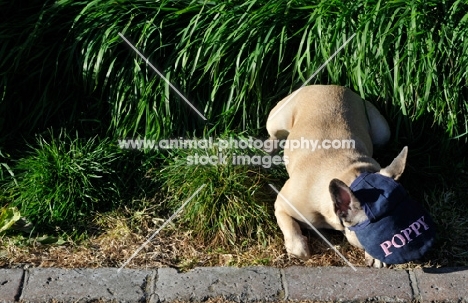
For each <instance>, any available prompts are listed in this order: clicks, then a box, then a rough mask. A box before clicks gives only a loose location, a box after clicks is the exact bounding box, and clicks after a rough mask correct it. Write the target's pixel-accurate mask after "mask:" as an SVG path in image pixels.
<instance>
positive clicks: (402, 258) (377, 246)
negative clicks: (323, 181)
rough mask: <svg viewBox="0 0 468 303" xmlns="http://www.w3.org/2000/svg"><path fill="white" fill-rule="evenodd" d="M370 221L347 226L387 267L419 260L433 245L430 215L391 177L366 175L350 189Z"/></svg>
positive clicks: (433, 228)
mask: <svg viewBox="0 0 468 303" xmlns="http://www.w3.org/2000/svg"><path fill="white" fill-rule="evenodd" d="M350 189H351V191H352V192H353V194H354V196H356V198H357V199H358V200H359V201H360V202H361V205H362V207H363V209H364V211H365V213H366V215H367V217H368V218H369V219H368V220H367V221H365V222H363V223H360V224H358V225H355V226H351V227H348V228H349V229H350V230H352V231H355V232H356V235H357V237H358V239H359V242H361V244H362V246H364V249H365V250H366V251H367V252H368V253H369V254H370V255H371V256H372V257H373V258H375V259H378V260H380V261H382V262H385V263H387V264H401V263H406V262H409V261H414V260H417V259H420V258H421V257H422V256H423V255H424V254H425V253H426V252H427V250H429V248H430V247H431V246H432V244H433V243H434V238H435V224H434V222H433V221H432V219H431V217H430V216H429V214H428V213H427V212H426V211H425V210H424V209H423V208H422V207H421V206H420V205H419V204H418V203H416V202H415V201H414V200H412V199H411V198H410V197H409V196H408V194H407V193H406V191H405V189H404V188H403V187H402V186H401V185H400V184H399V183H397V182H395V181H394V180H393V179H392V178H389V177H386V176H383V175H381V174H377V173H363V174H361V175H360V176H359V177H357V178H356V180H354V182H353V183H352V184H351V186H350Z"/></svg>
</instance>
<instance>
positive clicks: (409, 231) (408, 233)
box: [401, 227, 413, 242]
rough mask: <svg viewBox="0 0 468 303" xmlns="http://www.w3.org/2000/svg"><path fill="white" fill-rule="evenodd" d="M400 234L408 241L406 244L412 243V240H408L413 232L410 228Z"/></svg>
mask: <svg viewBox="0 0 468 303" xmlns="http://www.w3.org/2000/svg"><path fill="white" fill-rule="evenodd" d="M401 232H402V233H403V234H404V235H405V237H406V239H407V240H408V242H411V241H413V239H411V238H410V234H411V233H412V232H413V230H412V229H411V228H409V227H408V228H405V229H403V230H402V231H401Z"/></svg>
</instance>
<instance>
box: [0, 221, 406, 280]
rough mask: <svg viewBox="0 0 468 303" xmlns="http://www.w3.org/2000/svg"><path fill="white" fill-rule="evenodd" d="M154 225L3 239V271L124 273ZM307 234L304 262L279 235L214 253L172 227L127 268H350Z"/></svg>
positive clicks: (108, 224)
mask: <svg viewBox="0 0 468 303" xmlns="http://www.w3.org/2000/svg"><path fill="white" fill-rule="evenodd" d="M153 221H154V220H143V221H141V222H140V223H139V224H138V225H136V224H135V223H129V219H126V218H125V217H124V216H123V215H120V216H116V215H115V214H114V215H110V214H109V215H105V216H102V215H100V216H98V217H97V218H96V219H95V220H93V222H95V223H96V224H97V225H98V226H99V227H100V228H101V232H100V233H98V234H96V235H94V236H90V237H89V238H88V239H86V240H83V241H81V243H74V242H70V241H69V242H67V243H66V244H64V245H43V244H40V243H39V242H37V241H32V244H30V245H22V244H21V243H24V241H23V242H21V241H19V242H18V239H17V238H15V237H3V238H0V247H1V248H0V249H1V251H0V267H61V268H83V267H86V268H96V267H120V266H121V265H122V264H123V263H124V262H125V261H126V260H127V259H128V258H129V257H130V256H131V255H132V254H133V253H134V252H135V250H137V249H138V247H139V246H140V245H141V244H142V243H144V242H145V240H146V239H147V237H148V236H149V235H150V234H152V233H153V232H154V230H156V228H157V226H159V225H160V224H161V223H157V224H154V223H152V222H153ZM151 224H153V226H150V225H151ZM130 225H132V228H131V227H130ZM306 233H307V236H308V237H309V243H311V251H312V257H311V258H310V259H309V260H307V261H302V260H299V259H297V258H294V257H290V256H288V255H287V254H286V252H285V249H284V244H283V239H282V238H280V236H279V235H278V236H277V237H275V238H270V239H269V242H268V243H263V244H259V243H253V242H252V240H249V239H244V241H243V242H241V244H240V245H236V246H231V247H213V246H211V245H210V244H209V243H208V244H207V243H202V242H201V241H200V240H197V239H196V237H194V235H193V234H192V232H190V231H185V230H182V229H179V228H177V229H176V228H175V225H172V226H170V227H168V229H167V230H165V231H162V232H161V233H160V234H159V235H158V236H157V237H155V238H154V239H153V241H151V243H149V244H148V245H147V246H146V247H145V248H144V249H143V250H142V251H140V253H139V254H138V255H137V256H136V257H135V258H134V259H133V260H132V261H131V262H130V263H129V264H128V265H127V268H155V267H173V268H177V269H179V270H182V271H183V270H189V269H191V268H194V267H197V266H239V267H242V266H254V265H265V266H274V267H288V266H293V265H299V266H309V267H316V266H346V264H345V263H344V262H343V261H342V260H341V258H340V257H339V256H338V255H336V253H335V252H334V251H333V250H331V249H330V248H329V247H328V246H327V245H326V244H325V243H324V242H323V241H322V240H320V239H319V238H318V237H316V236H315V235H314V234H313V232H312V231H310V232H308V231H306ZM324 235H325V236H326V237H327V238H328V239H329V240H330V242H331V243H333V244H334V245H335V246H336V247H337V248H338V249H339V250H340V252H341V253H342V254H343V255H344V256H345V257H346V258H347V259H348V260H349V261H350V262H351V263H352V264H354V265H355V266H365V264H364V254H363V252H362V251H361V250H359V249H357V248H355V247H352V246H351V245H350V244H348V243H347V241H346V240H345V239H344V237H343V236H342V235H341V234H340V233H338V232H334V231H324ZM408 266H413V265H406V267H408Z"/></svg>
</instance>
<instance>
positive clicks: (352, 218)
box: [329, 179, 367, 226]
mask: <svg viewBox="0 0 468 303" xmlns="http://www.w3.org/2000/svg"><path fill="white" fill-rule="evenodd" d="M329 190H330V195H331V198H332V200H333V204H334V206H335V213H336V214H337V216H338V217H340V218H341V219H342V220H343V221H344V222H346V223H348V224H349V225H350V226H353V225H356V224H358V223H361V222H363V221H364V220H366V219H367V216H366V214H365V212H364V210H363V209H362V207H361V203H360V202H359V200H358V199H357V198H356V197H355V196H354V194H353V192H352V191H351V189H350V188H349V187H348V186H347V185H346V184H345V183H344V182H343V181H341V180H338V179H333V180H331V181H330V185H329Z"/></svg>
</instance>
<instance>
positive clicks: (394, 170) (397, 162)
mask: <svg viewBox="0 0 468 303" xmlns="http://www.w3.org/2000/svg"><path fill="white" fill-rule="evenodd" d="M407 155H408V146H405V147H403V149H402V150H401V152H400V154H399V155H398V156H397V157H396V158H395V159H393V161H392V163H391V164H390V165H389V166H387V167H385V168H382V169H381V170H380V174H382V175H384V176H387V177H390V178H393V179H394V180H398V179H399V178H400V177H401V175H402V174H403V171H404V170H405V166H406V156H407Z"/></svg>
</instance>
